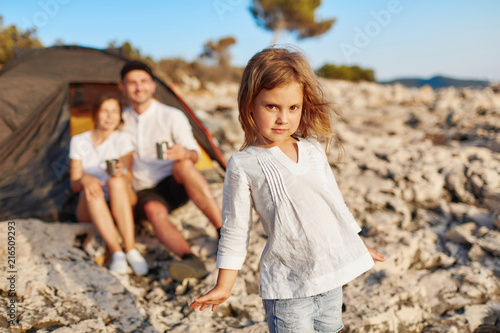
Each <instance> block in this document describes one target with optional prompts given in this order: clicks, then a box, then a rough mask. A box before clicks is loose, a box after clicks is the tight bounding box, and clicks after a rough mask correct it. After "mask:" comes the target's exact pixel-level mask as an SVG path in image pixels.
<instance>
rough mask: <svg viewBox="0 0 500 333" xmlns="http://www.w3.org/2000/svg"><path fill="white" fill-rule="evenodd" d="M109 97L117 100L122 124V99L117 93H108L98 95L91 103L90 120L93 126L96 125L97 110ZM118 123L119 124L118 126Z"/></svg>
mask: <svg viewBox="0 0 500 333" xmlns="http://www.w3.org/2000/svg"><path fill="white" fill-rule="evenodd" d="M109 99H114V100H115V101H117V102H118V106H119V107H120V125H122V124H123V118H122V109H123V107H122V99H121V98H120V97H119V95H118V94H113V93H108V94H104V95H102V96H100V97H99V98H98V99H97V100H96V101H95V103H94V104H93V105H92V120H93V121H94V127H95V125H96V119H97V115H98V114H99V110H101V107H102V105H103V104H104V102H106V101H107V100H109ZM120 125H119V126H120Z"/></svg>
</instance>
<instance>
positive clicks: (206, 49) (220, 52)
mask: <svg viewBox="0 0 500 333" xmlns="http://www.w3.org/2000/svg"><path fill="white" fill-rule="evenodd" d="M233 44H236V39H235V38H234V37H232V36H227V37H223V38H221V39H219V41H218V42H216V43H215V42H213V41H211V40H210V41H208V42H206V43H205V44H204V45H203V53H202V54H201V55H200V57H201V58H210V59H214V60H216V61H217V63H218V65H219V67H222V68H228V67H230V65H231V53H230V52H229V48H230V47H231V46H232V45H233Z"/></svg>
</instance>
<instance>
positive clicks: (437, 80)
mask: <svg viewBox="0 0 500 333" xmlns="http://www.w3.org/2000/svg"><path fill="white" fill-rule="evenodd" d="M379 83H380V84H394V83H400V84H402V85H404V86H407V87H417V88H419V87H422V86H424V85H426V84H428V85H430V86H431V87H432V88H445V87H455V88H465V87H468V88H484V87H487V86H489V85H490V83H489V82H488V81H482V80H460V79H452V78H449V77H444V76H434V77H433V78H430V79H420V78H407V79H395V80H391V81H383V82H379Z"/></svg>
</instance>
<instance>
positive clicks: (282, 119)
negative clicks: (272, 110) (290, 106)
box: [276, 112, 288, 124]
mask: <svg viewBox="0 0 500 333" xmlns="http://www.w3.org/2000/svg"><path fill="white" fill-rule="evenodd" d="M276 122H277V123H278V124H286V123H287V122H288V117H287V114H286V112H280V113H279V114H278V119H277V120H276Z"/></svg>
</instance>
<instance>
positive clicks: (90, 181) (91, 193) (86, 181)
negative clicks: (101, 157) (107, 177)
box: [80, 175, 104, 199]
mask: <svg viewBox="0 0 500 333" xmlns="http://www.w3.org/2000/svg"><path fill="white" fill-rule="evenodd" d="M80 182H81V184H82V186H83V191H84V192H85V196H86V197H87V198H88V199H91V198H93V199H99V198H103V197H104V191H103V190H102V187H103V186H104V183H103V182H101V181H100V180H99V179H97V178H95V177H92V176H89V175H84V176H83V177H82V179H81V180H80Z"/></svg>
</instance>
